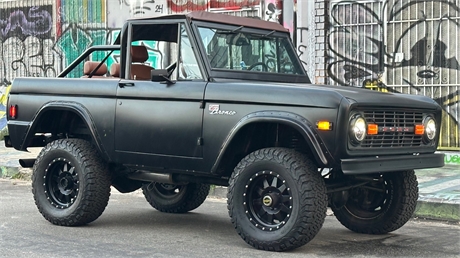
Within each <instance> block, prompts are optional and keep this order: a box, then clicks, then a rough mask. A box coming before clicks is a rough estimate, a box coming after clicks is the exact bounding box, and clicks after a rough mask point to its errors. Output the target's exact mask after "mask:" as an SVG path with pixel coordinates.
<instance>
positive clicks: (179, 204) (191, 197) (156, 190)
mask: <svg viewBox="0 0 460 258" xmlns="http://www.w3.org/2000/svg"><path fill="white" fill-rule="evenodd" d="M209 188H210V186H209V185H208V184H201V183H189V184H186V185H173V184H162V183H156V182H152V183H150V184H145V185H143V186H142V192H143V193H144V196H145V199H147V201H148V202H149V203H150V205H152V207H153V208H155V209H157V210H159V211H162V212H169V213H184V212H188V211H191V210H194V209H196V208H198V207H199V206H200V205H201V204H203V202H204V201H205V200H206V197H207V196H208V194H209Z"/></svg>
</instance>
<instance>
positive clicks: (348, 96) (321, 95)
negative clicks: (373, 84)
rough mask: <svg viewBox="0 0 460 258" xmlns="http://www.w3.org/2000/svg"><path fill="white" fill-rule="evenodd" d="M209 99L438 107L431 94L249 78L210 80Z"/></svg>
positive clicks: (324, 105)
mask: <svg viewBox="0 0 460 258" xmlns="http://www.w3.org/2000/svg"><path fill="white" fill-rule="evenodd" d="M205 99H206V101H225V102H227V101H230V102H234V101H238V102H245V103H263V104H272V105H273V104H275V105H276V104H278V105H295V106H311V107H323V108H337V106H338V105H339V104H340V102H341V101H348V102H349V104H350V105H352V104H353V105H359V106H361V105H362V106H369V105H372V106H374V107H379V106H380V107H389V106H390V107H405V108H408V107H409V108H424V109H437V108H438V107H439V105H438V104H437V103H436V102H435V101H434V100H432V99H431V98H429V97H425V96H419V95H409V94H401V93H389V92H379V91H373V90H369V89H363V88H355V87H344V86H333V85H314V84H306V83H267V82H249V81H219V82H217V83H214V82H211V83H209V84H208V86H207V88H206V95H205Z"/></svg>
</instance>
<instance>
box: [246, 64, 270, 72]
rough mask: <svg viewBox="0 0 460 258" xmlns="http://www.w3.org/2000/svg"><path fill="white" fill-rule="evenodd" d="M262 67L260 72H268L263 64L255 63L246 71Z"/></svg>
mask: <svg viewBox="0 0 460 258" xmlns="http://www.w3.org/2000/svg"><path fill="white" fill-rule="evenodd" d="M259 65H260V66H262V71H265V72H268V66H267V65H266V64H265V63H264V62H257V63H253V64H252V65H251V66H249V67H248V70H252V69H254V67H256V66H259Z"/></svg>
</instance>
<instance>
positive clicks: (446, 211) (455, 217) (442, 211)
mask: <svg viewBox="0 0 460 258" xmlns="http://www.w3.org/2000/svg"><path fill="white" fill-rule="evenodd" d="M414 216H415V217H421V218H427V219H435V220H446V221H452V222H460V204H454V203H439V202H427V201H421V200H418V201H417V207H416V208H415V213H414Z"/></svg>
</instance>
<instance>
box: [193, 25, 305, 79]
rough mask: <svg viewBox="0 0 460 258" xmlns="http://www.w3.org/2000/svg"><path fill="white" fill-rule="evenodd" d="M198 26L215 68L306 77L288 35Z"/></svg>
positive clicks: (212, 66)
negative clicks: (280, 35)
mask: <svg viewBox="0 0 460 258" xmlns="http://www.w3.org/2000/svg"><path fill="white" fill-rule="evenodd" d="M241 29H242V27H239V28H236V29H235V30H233V31H229V30H222V29H216V28H207V27H198V31H199V33H200V39H201V41H202V43H203V45H204V47H205V50H206V54H207V57H208V60H209V63H210V64H211V68H212V69H225V70H240V71H258V72H265V73H278V74H299V75H301V74H304V72H303V69H302V68H301V64H300V63H299V61H298V59H297V56H296V55H295V53H294V51H293V48H292V46H291V44H290V42H289V38H288V35H286V36H282V37H279V36H273V35H272V34H275V31H267V33H266V34H254V33H249V32H244V31H241Z"/></svg>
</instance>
